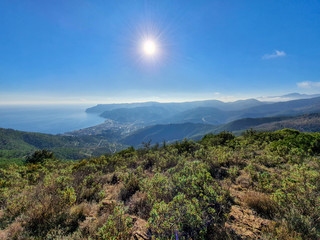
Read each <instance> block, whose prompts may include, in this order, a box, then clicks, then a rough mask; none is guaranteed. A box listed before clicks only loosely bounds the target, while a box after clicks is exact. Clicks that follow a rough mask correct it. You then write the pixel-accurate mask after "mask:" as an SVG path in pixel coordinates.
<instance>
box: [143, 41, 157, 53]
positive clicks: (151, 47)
mask: <svg viewBox="0 0 320 240" xmlns="http://www.w3.org/2000/svg"><path fill="white" fill-rule="evenodd" d="M143 52H144V54H145V55H148V56H153V55H155V54H156V53H157V45H156V43H155V42H154V41H153V40H146V41H144V43H143Z"/></svg>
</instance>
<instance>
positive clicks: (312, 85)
mask: <svg viewBox="0 0 320 240" xmlns="http://www.w3.org/2000/svg"><path fill="white" fill-rule="evenodd" d="M297 86H298V87H299V88H318V87H320V82H310V81H306V82H298V83H297Z"/></svg>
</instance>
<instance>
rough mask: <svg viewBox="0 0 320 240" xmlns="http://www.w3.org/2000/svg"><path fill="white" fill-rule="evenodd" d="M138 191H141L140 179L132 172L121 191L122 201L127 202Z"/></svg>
mask: <svg viewBox="0 0 320 240" xmlns="http://www.w3.org/2000/svg"><path fill="white" fill-rule="evenodd" d="M138 190H140V182H139V178H138V176H137V175H136V174H134V173H132V172H130V173H129V174H128V175H127V177H126V178H125V180H124V183H123V188H122V189H121V190H120V198H121V200H122V201H127V200H128V199H129V198H130V197H131V196H132V195H133V194H135V193H136V191H138Z"/></svg>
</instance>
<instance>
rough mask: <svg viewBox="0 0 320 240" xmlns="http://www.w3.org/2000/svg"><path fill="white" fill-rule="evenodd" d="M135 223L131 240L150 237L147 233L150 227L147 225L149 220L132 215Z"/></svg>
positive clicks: (143, 239)
mask: <svg viewBox="0 0 320 240" xmlns="http://www.w3.org/2000/svg"><path fill="white" fill-rule="evenodd" d="M131 217H132V219H133V221H134V225H133V228H132V232H133V233H132V238H131V240H148V239H150V237H149V236H148V235H147V232H148V227H147V224H148V223H147V221H146V220H143V219H141V218H137V217H135V216H131Z"/></svg>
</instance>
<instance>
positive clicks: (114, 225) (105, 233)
mask: <svg viewBox="0 0 320 240" xmlns="http://www.w3.org/2000/svg"><path fill="white" fill-rule="evenodd" d="M124 212H125V211H124V209H123V208H122V207H120V206H118V207H116V208H115V209H114V211H113V213H112V214H111V215H109V217H108V218H107V222H106V223H105V224H104V225H103V227H101V228H100V229H99V232H98V235H99V239H101V240H113V239H114V240H116V239H121V240H122V239H123V240H127V239H130V237H131V235H132V227H133V220H132V218H131V217H129V216H127V215H125V213H124Z"/></svg>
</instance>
